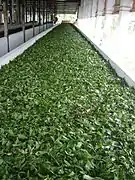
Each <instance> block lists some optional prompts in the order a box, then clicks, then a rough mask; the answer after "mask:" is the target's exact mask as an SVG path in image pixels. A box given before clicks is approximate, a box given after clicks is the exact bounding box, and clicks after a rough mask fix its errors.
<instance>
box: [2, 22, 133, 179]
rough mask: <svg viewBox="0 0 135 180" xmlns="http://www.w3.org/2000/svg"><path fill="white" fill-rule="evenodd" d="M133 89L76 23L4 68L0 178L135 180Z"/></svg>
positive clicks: (55, 31) (56, 33)
mask: <svg viewBox="0 0 135 180" xmlns="http://www.w3.org/2000/svg"><path fill="white" fill-rule="evenodd" d="M134 106H135V91H134V89H132V88H130V87H128V86H127V85H126V84H125V83H124V82H123V81H122V80H121V79H120V78H118V77H117V76H116V74H115V72H114V71H113V70H112V69H111V68H110V66H109V64H108V63H107V62H106V61H104V59H103V58H102V57H101V56H100V55H99V54H98V53H97V52H96V51H95V49H94V48H93V47H92V46H91V45H90V44H89V43H88V42H87V41H86V40H85V39H84V38H83V37H82V36H81V35H80V34H79V33H78V32H77V31H76V30H75V29H74V28H73V27H72V26H71V25H68V24H66V25H64V24H62V25H60V26H58V27H57V28H55V29H54V30H53V31H52V32H50V33H49V34H47V36H45V37H43V38H42V39H40V40H39V41H38V42H37V43H36V44H34V45H33V46H32V47H31V48H29V49H28V50H26V51H25V52H24V53H23V54H22V55H20V56H18V57H17V58H16V59H15V60H13V61H12V62H10V63H9V64H8V65H5V66H3V67H2V69H1V70H0V179H14V180H15V179H47V180H54V179H59V180H65V179H73V180H82V179H85V180H101V179H105V180H111V179H115V180H117V179H118V180H124V179H125V180H132V179H135V155H134V151H135V110H134Z"/></svg>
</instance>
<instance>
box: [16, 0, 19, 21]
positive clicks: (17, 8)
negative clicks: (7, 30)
mask: <svg viewBox="0 0 135 180" xmlns="http://www.w3.org/2000/svg"><path fill="white" fill-rule="evenodd" d="M16 23H17V24H19V23H20V2H19V0H16Z"/></svg>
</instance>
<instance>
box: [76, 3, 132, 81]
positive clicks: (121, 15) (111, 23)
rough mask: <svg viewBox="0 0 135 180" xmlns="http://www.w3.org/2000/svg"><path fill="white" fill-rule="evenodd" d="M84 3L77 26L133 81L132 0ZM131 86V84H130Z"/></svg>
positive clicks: (80, 9)
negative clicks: (117, 3)
mask: <svg viewBox="0 0 135 180" xmlns="http://www.w3.org/2000/svg"><path fill="white" fill-rule="evenodd" d="M104 2H105V1H104V0H99V1H98V0H93V1H92V0H83V1H82V2H81V6H80V7H79V16H78V17H79V18H78V20H77V22H76V24H75V25H76V26H77V27H78V28H79V29H80V30H81V31H82V32H83V33H84V34H85V35H86V36H87V37H88V38H89V39H90V40H91V41H92V42H93V43H94V44H95V45H96V46H97V47H98V48H99V49H100V50H101V51H102V52H104V53H105V54H106V55H107V57H109V58H110V59H111V60H112V61H113V62H114V63H115V64H117V65H118V66H119V67H120V68H121V69H122V70H123V71H124V72H125V73H126V74H127V75H128V76H129V77H131V78H132V80H134V82H135V56H134V47H135V12H134V11H133V10H132V3H133V0H121V4H120V7H119V8H118V9H119V12H117V13H114V10H115V0H107V4H106V11H105V4H104ZM129 84H130V83H129Z"/></svg>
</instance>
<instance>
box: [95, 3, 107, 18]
mask: <svg viewBox="0 0 135 180" xmlns="http://www.w3.org/2000/svg"><path fill="white" fill-rule="evenodd" d="M104 6H105V1H104V0H99V2H98V8H97V16H102V15H103V14H104Z"/></svg>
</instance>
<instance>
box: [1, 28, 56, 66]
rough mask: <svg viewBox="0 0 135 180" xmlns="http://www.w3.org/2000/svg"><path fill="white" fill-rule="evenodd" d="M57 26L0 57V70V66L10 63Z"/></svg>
mask: <svg viewBox="0 0 135 180" xmlns="http://www.w3.org/2000/svg"><path fill="white" fill-rule="evenodd" d="M57 26H58V25H55V26H53V27H51V28H49V29H47V30H45V31H44V32H42V33H40V34H38V35H37V36H35V37H33V38H32V39H30V40H28V41H27V42H25V43H23V44H22V45H20V46H18V47H17V48H16V49H14V50H12V51H10V52H9V53H7V54H5V55H4V56H2V57H0V68H1V66H4V65H5V64H8V63H9V62H10V61H12V60H13V59H15V58H16V57H17V56H19V55H20V54H22V53H23V52H24V51H25V50H26V49H28V48H29V47H31V46H32V45H33V44H35V43H36V41H38V40H39V39H40V38H42V37H43V36H45V35H46V34H48V33H49V32H50V31H52V30H53V29H54V28H55V27H57Z"/></svg>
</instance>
